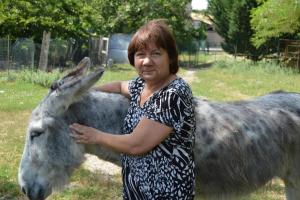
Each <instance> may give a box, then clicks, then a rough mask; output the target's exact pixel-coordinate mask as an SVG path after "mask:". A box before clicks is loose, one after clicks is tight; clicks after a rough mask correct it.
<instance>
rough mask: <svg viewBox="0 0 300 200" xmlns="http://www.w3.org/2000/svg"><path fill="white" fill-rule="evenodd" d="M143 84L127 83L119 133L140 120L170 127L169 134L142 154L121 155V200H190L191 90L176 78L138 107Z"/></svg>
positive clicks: (142, 81)
mask: <svg viewBox="0 0 300 200" xmlns="http://www.w3.org/2000/svg"><path fill="white" fill-rule="evenodd" d="M144 85H145V82H144V80H143V79H141V78H136V79H135V80H132V81H130V82H129V93H130V96H131V100H130V101H131V102H130V107H129V109H128V113H127V116H126V118H125V123H124V127H123V133H124V134H130V133H131V132H132V131H133V129H134V128H135V127H136V125H137V124H138V123H139V121H140V119H141V118H142V117H146V118H148V119H151V120H154V121H157V122H160V123H162V124H165V125H167V126H169V127H172V128H173V132H172V133H171V134H170V135H169V136H168V137H167V138H166V139H165V140H164V141H163V142H161V143H160V144H159V145H157V146H156V147H155V148H154V149H152V150H151V151H150V152H148V153H146V154H144V155H140V156H132V155H122V176H123V177H122V178H123V185H124V190H123V198H124V199H125V200H158V199H163V200H168V199H170V200H176V199H180V200H181V199H186V200H188V199H193V198H194V184H195V175H194V168H195V164H194V153H193V147H194V139H195V127H196V121H195V115H194V107H193V103H192V98H193V97H192V92H191V89H190V87H189V86H188V84H187V83H186V82H185V81H184V80H183V79H182V78H176V79H175V80H173V81H172V82H171V83H170V84H169V85H168V86H166V87H164V88H162V89H161V90H159V91H158V92H155V93H154V94H153V95H152V96H151V97H150V98H149V99H148V100H147V101H146V102H145V103H144V105H143V107H140V104H139V101H140V94H141V91H142V90H143V88H144ZM145 139H146V138H145Z"/></svg>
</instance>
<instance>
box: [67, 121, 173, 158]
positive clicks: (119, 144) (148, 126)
mask: <svg viewBox="0 0 300 200" xmlns="http://www.w3.org/2000/svg"><path fill="white" fill-rule="evenodd" d="M70 128H71V130H72V134H71V136H72V137H73V138H74V139H75V141H76V142H77V143H84V144H98V145H102V146H105V147H107V148H110V149H112V150H114V151H117V152H120V153H125V154H130V155H141V154H144V153H147V152H149V151H150V150H152V149H153V148H154V147H155V146H157V145H158V144H160V143H161V142H162V141H163V140H164V139H166V138H167V137H168V136H169V135H170V133H171V132H172V130H173V129H172V128H171V127H169V126H166V125H164V124H162V123H159V122H156V121H153V120H150V119H147V118H142V119H141V121H140V122H139V124H138V125H137V126H136V128H135V129H134V130H133V132H132V133H131V134H125V135H114V134H109V133H105V132H102V131H99V130H97V129H94V128H91V127H87V126H83V125H80V124H72V125H71V126H70Z"/></svg>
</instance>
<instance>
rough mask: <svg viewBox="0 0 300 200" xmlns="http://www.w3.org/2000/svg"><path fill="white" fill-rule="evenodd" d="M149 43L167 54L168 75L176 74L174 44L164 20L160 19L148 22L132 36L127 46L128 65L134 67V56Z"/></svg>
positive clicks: (176, 63) (176, 53)
mask: <svg viewBox="0 0 300 200" xmlns="http://www.w3.org/2000/svg"><path fill="white" fill-rule="evenodd" d="M150 43H154V44H155V45H156V46H157V47H159V48H163V49H164V50H166V51H167V52H168V56H169V59H170V66H169V67H170V73H171V74H176V73H177V72H178V68H179V66H178V51H177V47H176V42H175V39H174V36H173V34H172V32H171V30H170V29H169V27H168V25H167V24H166V23H165V20H162V19H157V20H152V21H149V22H148V23H146V24H145V25H143V26H142V27H140V28H139V29H138V30H137V32H136V33H135V34H134V35H133V37H132V39H131V42H130V44H129V46H128V59H129V62H130V64H131V65H132V66H134V54H135V53H136V52H137V51H138V50H140V49H144V48H147V47H148V45H149V44H150Z"/></svg>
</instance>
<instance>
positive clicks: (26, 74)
mask: <svg viewBox="0 0 300 200" xmlns="http://www.w3.org/2000/svg"><path fill="white" fill-rule="evenodd" d="M2 76H3V77H2V79H5V78H7V79H8V80H16V79H17V80H20V81H24V82H26V83H33V84H36V85H40V86H43V87H46V88H49V87H50V86H51V84H52V83H53V81H55V80H58V79H59V78H60V77H62V76H63V73H61V72H60V71H59V70H53V71H52V72H45V71H41V70H37V71H34V70H31V69H23V70H17V71H10V72H9V74H7V76H4V75H3V74H2Z"/></svg>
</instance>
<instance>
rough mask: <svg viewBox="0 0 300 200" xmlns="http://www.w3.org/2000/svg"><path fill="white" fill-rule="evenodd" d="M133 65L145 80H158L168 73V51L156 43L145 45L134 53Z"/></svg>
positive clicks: (165, 76)
mask: <svg viewBox="0 0 300 200" xmlns="http://www.w3.org/2000/svg"><path fill="white" fill-rule="evenodd" d="M134 65H135V68H136V70H137V72H138V74H139V76H140V77H141V78H143V79H144V80H145V81H160V80H164V79H165V78H167V77H168V76H169V75H170V68H169V65H170V59H169V55H168V52H167V51H166V50H164V49H163V48H159V47H157V46H156V45H153V44H150V45H147V48H145V49H140V50H138V51H137V52H136V53H135V54H134Z"/></svg>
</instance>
